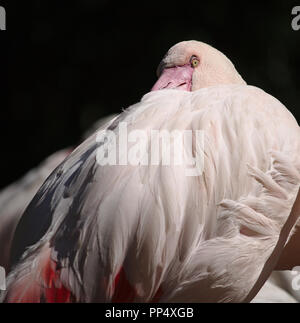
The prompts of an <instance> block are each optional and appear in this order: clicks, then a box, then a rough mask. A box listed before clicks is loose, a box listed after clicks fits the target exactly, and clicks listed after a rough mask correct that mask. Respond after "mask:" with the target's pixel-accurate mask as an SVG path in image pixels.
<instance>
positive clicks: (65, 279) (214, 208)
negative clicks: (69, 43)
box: [2, 41, 300, 302]
mask: <svg viewBox="0 0 300 323" xmlns="http://www.w3.org/2000/svg"><path fill="white" fill-rule="evenodd" d="M158 77H159V78H158V81H157V82H156V84H155V85H154V86H153V88H152V91H151V92H150V93H148V94H146V95H145V96H144V97H143V98H142V99H141V101H140V102H139V103H137V104H135V105H133V106H131V107H129V108H128V109H127V110H125V111H124V112H123V113H122V114H120V115H119V116H118V117H117V118H115V119H113V120H112V121H111V122H110V123H109V124H108V125H107V126H106V127H105V130H106V132H107V133H108V132H109V133H112V134H114V135H115V136H116V140H117V142H121V141H122V140H123V138H122V137H121V128H120V126H121V124H122V123H123V124H126V125H127V127H128V131H130V132H131V131H135V130H144V132H146V134H147V136H146V141H147V145H146V147H147V148H146V152H145V153H149V154H150V148H149V147H150V144H149V141H150V135H149V131H150V130H152V129H163V130H167V131H173V130H174V129H179V130H180V131H185V130H191V131H192V133H193V137H192V139H193V140H192V143H193V144H192V148H191V149H189V148H188V147H186V146H184V150H186V151H184V152H186V154H185V156H186V155H188V154H189V153H191V154H192V156H193V157H194V156H197V153H198V152H199V149H200V150H201V151H202V156H203V164H201V165H199V164H197V163H196V169H197V170H198V171H199V174H198V175H197V176H196V175H195V176H187V172H186V170H187V169H188V166H189V165H190V164H189V163H190V160H188V159H187V158H185V159H184V163H183V164H182V165H173V164H170V165H164V164H163V162H162V157H161V156H160V157H159V158H160V159H159V163H158V165H151V164H150V165H149V164H143V163H142V162H141V161H140V162H139V163H138V164H137V165H126V164H125V165H124V164H117V165H109V164H103V165H102V164H101V162H102V161H103V160H102V159H101V158H100V159H99V158H98V157H97V156H98V152H99V149H100V150H101V149H102V148H103V146H105V144H104V142H103V141H101V140H98V139H99V136H98V134H97V133H95V134H93V135H92V136H90V137H89V138H88V139H87V140H86V141H84V142H83V143H82V144H81V145H80V146H79V147H77V148H76V149H75V150H74V151H73V152H72V153H71V154H70V155H69V156H68V157H67V158H66V159H65V160H64V162H63V163H62V164H61V165H60V166H59V167H57V168H56V170H55V171H54V172H53V173H52V174H51V175H50V177H49V178H48V179H47V180H46V182H45V183H44V184H43V185H42V187H41V188H40V189H39V191H38V193H37V194H36V195H35V197H34V198H33V200H32V201H31V203H30V205H29V206H28V208H27V209H26V211H25V213H24V215H23V216H22V218H21V220H20V222H19V224H18V227H17V229H16V233H15V235H14V241H13V246H12V264H13V266H14V268H13V270H12V271H11V273H10V275H9V277H8V282H7V291H6V292H5V293H3V295H2V300H3V301H5V302H120V301H121V302H129V301H133V302H150V301H156V302H248V301H251V300H252V299H253V297H254V296H255V295H256V294H257V292H258V291H259V289H260V288H261V286H262V285H263V284H264V282H265V281H266V279H267V278H268V277H269V275H270V273H271V271H272V270H273V269H274V268H275V267H276V264H277V262H278V259H279V257H280V255H281V253H282V251H283V249H284V248H285V247H286V246H287V241H290V240H291V236H292V234H293V233H294V232H295V224H296V222H297V220H298V217H299V214H300V195H298V190H299V184H300V174H299V170H300V163H299V152H300V136H299V126H298V124H297V122H296V120H295V118H294V117H293V116H292V114H291V113H290V112H289V111H288V110H287V109H286V108H285V107H284V106H283V105H282V104H281V103H280V102H279V101H278V100H277V99H275V98H274V97H272V96H271V95H269V94H267V93H265V92H264V91H263V90H261V89H259V88H256V87H253V86H248V85H247V84H246V82H245V81H244V80H243V79H242V77H241V76H240V75H239V73H238V72H237V71H236V69H235V68H234V65H233V64H232V63H231V61H230V60H229V59H228V58H227V57H226V56H225V55H224V54H222V53H221V52H220V51H218V50H216V49H215V48H213V47H211V46H209V45H207V44H204V43H202V42H197V41H185V42H181V43H178V44H176V45H175V46H173V47H172V48H171V49H170V50H169V51H168V52H167V54H166V55H165V57H164V58H163V60H162V62H161V63H160V65H159V68H158ZM196 130H201V131H202V132H203V133H204V139H203V143H204V145H203V146H202V145H198V142H197V141H196V138H195V135H194V131H196ZM101 134H103V132H101ZM100 137H101V136H100ZM133 146H134V145H133V142H130V143H128V149H130V148H132V147H133ZM170 146H172V147H173V148H174V147H175V144H174V142H170ZM111 147H112V146H107V147H106V150H105V151H106V153H108V154H110V153H111V150H112V148H111ZM102 157H103V158H104V155H103V156H102ZM287 250H288V252H292V251H293V250H292V251H290V250H289V248H288V249H287ZM292 259H293V261H297V259H296V260H295V258H294V257H292ZM298 260H299V259H298ZM289 265H291V264H285V266H289Z"/></svg>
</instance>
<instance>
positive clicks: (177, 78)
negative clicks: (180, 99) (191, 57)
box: [151, 65, 194, 91]
mask: <svg viewBox="0 0 300 323" xmlns="http://www.w3.org/2000/svg"><path fill="white" fill-rule="evenodd" d="M193 71H194V70H193V68H192V67H191V66H190V65H183V66H175V67H169V68H165V69H164V70H163V72H162V74H161V75H160V77H159V79H158V80H157V82H156V83H155V84H154V86H153V88H152V89H151V91H157V90H161V89H177V90H183V91H191V89H192V76H193Z"/></svg>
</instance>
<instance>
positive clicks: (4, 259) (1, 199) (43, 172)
mask: <svg viewBox="0 0 300 323" xmlns="http://www.w3.org/2000/svg"><path fill="white" fill-rule="evenodd" d="M114 117H115V115H110V116H108V117H105V118H101V119H99V120H98V121H97V122H96V123H95V124H94V125H92V127H91V128H90V129H89V130H88V131H87V132H86V133H84V135H83V137H82V138H83V139H86V138H88V137H89V136H90V135H91V134H92V133H94V132H95V131H96V130H97V129H98V128H99V127H101V126H102V125H104V124H106V123H107V122H108V121H109V120H110V119H112V118H114ZM72 150H73V147H69V148H65V149H62V150H60V151H57V152H55V153H53V154H52V155H51V156H49V157H47V158H46V159H45V160H44V161H43V162H42V163H41V164H40V165H38V166H37V167H35V168H34V169H32V170H30V171H29V172H28V173H26V174H25V175H24V176H23V177H22V178H20V179H19V180H18V181H16V182H14V183H12V184H10V185H9V186H8V187H6V188H4V189H3V190H2V191H0V223H1V225H0V266H2V267H4V268H5V269H6V272H8V271H9V269H10V268H9V267H10V266H9V263H10V250H11V243H12V239H13V235H14V232H15V229H16V226H17V224H18V222H19V220H20V218H21V216H22V214H23V212H24V211H25V209H26V207H27V206H28V204H29V202H30V201H31V200H32V198H33V197H34V195H35V194H36V193H37V191H38V189H39V188H40V187H41V186H42V184H43V183H44V181H45V180H46V179H47V177H48V176H49V175H50V174H51V173H52V171H53V170H54V169H55V168H56V167H57V166H58V165H59V164H60V163H61V162H62V161H63V160H64V159H65V158H66V157H67V156H68V155H69V154H70V152H71V151H72Z"/></svg>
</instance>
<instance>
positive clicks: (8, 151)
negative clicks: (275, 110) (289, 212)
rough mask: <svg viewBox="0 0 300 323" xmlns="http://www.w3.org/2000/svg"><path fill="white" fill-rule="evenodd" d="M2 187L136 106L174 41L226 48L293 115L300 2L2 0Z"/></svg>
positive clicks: (297, 110) (298, 84)
mask: <svg viewBox="0 0 300 323" xmlns="http://www.w3.org/2000/svg"><path fill="white" fill-rule="evenodd" d="M0 5H2V6H4V7H5V8H6V12H7V31H0V66H1V77H0V87H1V106H0V107H1V110H0V111H1V128H0V132H1V134H0V135H1V150H0V151H1V177H0V187H3V186H5V185H7V184H8V183H10V182H12V181H14V180H16V179H18V178H19V177H20V176H21V175H22V174H24V173H25V172H26V171H27V170H29V169H30V168H32V167H34V166H36V165H37V164H38V163H39V162H40V161H41V160H42V159H43V158H45V157H47V156H48V155H50V154H51V153H53V152H55V151H56V150H58V149H61V148H64V147H67V146H70V145H75V144H76V143H78V142H79V140H80V136H81V134H82V133H83V131H84V130H86V129H87V128H88V127H89V126H90V125H91V124H92V123H93V122H94V121H95V120H97V119H98V118H101V117H103V116H106V115H108V114H110V113H114V112H119V111H120V110H121V109H122V108H126V107H128V105H130V104H132V103H135V102H137V101H138V100H139V99H140V98H141V96H142V95H143V94H145V93H146V92H148V91H149V89H150V88H151V87H152V85H153V83H154V82H155V79H156V76H155V70H156V67H157V65H158V63H159V61H160V59H161V58H162V56H163V55H164V54H165V52H166V51H167V49H168V48H169V47H170V46H172V45H174V44H175V43H177V42H179V41H182V40H189V39H196V40H201V41H204V42H207V43H209V44H211V45H213V46H214V47H216V48H218V49H219V50H221V51H222V52H223V53H225V54H226V55H227V56H228V57H229V58H230V59H231V60H232V61H233V63H234V64H235V66H236V68H237V70H238V71H239V72H240V74H241V75H242V76H243V78H244V79H245V80H246V81H247V82H248V84H251V85H256V86H258V87H261V88H263V89H264V90H265V91H267V92H269V93H271V94H272V95H274V96H275V97H277V98H278V99H279V100H281V101H282V102H283V103H284V104H285V105H286V106H287V107H288V108H289V110H290V111H292V113H293V114H294V115H295V116H296V118H297V119H298V121H299V120H300V103H299V100H300V92H299V90H300V68H299V64H300V31H298V32H296V31H293V30H292V28H291V21H292V15H291V10H292V8H293V7H294V6H295V5H300V1H298V2H297V1H277V2H274V1H272V2H271V1H270V2H257V3H255V2H245V3H243V2H242V1H240V2H231V1H219V2H215V1H181V2H178V3H177V2H172V1H167V2H165V3H164V2H162V1H161V2H159V3H156V2H151V1H148V2H142V1H141V2H139V3H134V4H133V3H132V2H130V4H128V3H126V2H123V3H118V2H116V1H100V0H98V1H97V0H81V1H70V2H68V1H62V0H61V1H48V0H43V1H41V0H40V1H38V0H35V1H13V0H10V1H9V3H8V2H4V1H0Z"/></svg>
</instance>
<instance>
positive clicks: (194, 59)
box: [191, 56, 200, 68]
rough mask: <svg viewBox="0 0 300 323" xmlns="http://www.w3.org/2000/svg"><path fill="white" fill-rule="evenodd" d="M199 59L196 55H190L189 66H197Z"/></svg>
mask: <svg viewBox="0 0 300 323" xmlns="http://www.w3.org/2000/svg"><path fill="white" fill-rule="evenodd" d="M199 63H200V62H199V59H198V58H197V57H196V56H192V57H191V66H192V67H193V68H195V67H197V66H198V65H199Z"/></svg>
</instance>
